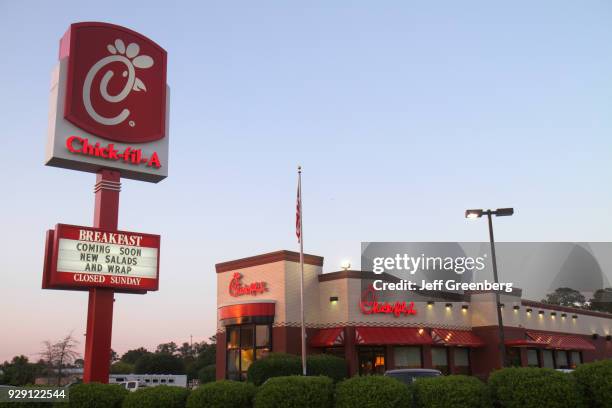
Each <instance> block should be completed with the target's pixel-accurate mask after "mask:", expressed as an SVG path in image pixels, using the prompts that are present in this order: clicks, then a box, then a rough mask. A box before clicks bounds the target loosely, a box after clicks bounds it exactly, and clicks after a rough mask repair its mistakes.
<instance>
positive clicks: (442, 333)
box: [431, 329, 485, 347]
mask: <svg viewBox="0 0 612 408" xmlns="http://www.w3.org/2000/svg"><path fill="white" fill-rule="evenodd" d="M431 337H432V339H433V342H434V343H436V344H443V345H445V346H457V347H484V345H485V343H484V341H482V339H481V338H480V337H478V336H477V335H475V334H474V333H472V332H471V331H469V330H447V329H432V330H431Z"/></svg>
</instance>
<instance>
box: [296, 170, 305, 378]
mask: <svg viewBox="0 0 612 408" xmlns="http://www.w3.org/2000/svg"><path fill="white" fill-rule="evenodd" d="M298 189H299V190H300V203H299V205H300V312H301V323H302V375H306V326H305V325H304V230H303V229H302V218H304V214H303V213H302V168H301V167H299V168H298Z"/></svg>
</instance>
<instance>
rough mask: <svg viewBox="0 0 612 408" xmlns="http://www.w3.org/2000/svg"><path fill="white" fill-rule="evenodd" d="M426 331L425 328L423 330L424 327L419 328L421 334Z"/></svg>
mask: <svg viewBox="0 0 612 408" xmlns="http://www.w3.org/2000/svg"><path fill="white" fill-rule="evenodd" d="M424 331H425V330H423V328H422V327H421V328H420V329H419V335H422V334H423V332H424Z"/></svg>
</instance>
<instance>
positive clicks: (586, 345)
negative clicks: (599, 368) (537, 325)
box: [527, 330, 595, 350]
mask: <svg viewBox="0 0 612 408" xmlns="http://www.w3.org/2000/svg"><path fill="white" fill-rule="evenodd" d="M527 335H528V336H529V337H531V338H532V339H533V340H535V341H536V342H538V343H539V344H542V345H544V346H547V347H549V348H553V349H561V350H595V346H594V345H593V344H592V343H591V342H590V341H588V340H586V339H584V338H582V337H580V336H575V335H571V334H551V333H543V332H536V331H529V330H528V331H527Z"/></svg>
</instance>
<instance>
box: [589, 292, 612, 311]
mask: <svg viewBox="0 0 612 408" xmlns="http://www.w3.org/2000/svg"><path fill="white" fill-rule="evenodd" d="M590 303H591V310H598V311H600V312H608V313H612V288H605V289H597V290H596V291H595V293H593V298H592V299H591V300H590Z"/></svg>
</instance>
